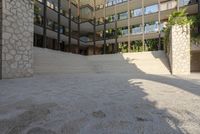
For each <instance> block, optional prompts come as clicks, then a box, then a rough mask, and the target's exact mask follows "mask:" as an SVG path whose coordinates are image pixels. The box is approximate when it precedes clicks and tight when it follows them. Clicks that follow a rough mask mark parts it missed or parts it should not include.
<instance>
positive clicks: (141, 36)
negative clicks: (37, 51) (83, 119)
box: [34, 0, 199, 55]
mask: <svg viewBox="0 0 200 134" xmlns="http://www.w3.org/2000/svg"><path fill="white" fill-rule="evenodd" d="M184 7H186V8H187V12H188V14H189V15H194V14H198V12H199V1H198V0H178V1H176V0H148V1H147V0H84V1H80V0H36V3H35V19H34V20H35V21H34V22H35V31H34V33H35V34H34V45H35V46H38V47H44V48H50V49H55V50H61V51H66V52H72V53H78V54H83V55H91V54H108V53H116V52H137V51H152V50H160V49H163V37H164V34H163V32H162V30H163V27H164V26H165V23H166V21H167V19H168V16H169V15H170V14H171V12H173V11H175V10H178V9H179V8H184ZM152 42H153V44H152ZM155 44H156V45H155Z"/></svg>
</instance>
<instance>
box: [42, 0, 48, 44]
mask: <svg viewBox="0 0 200 134" xmlns="http://www.w3.org/2000/svg"><path fill="white" fill-rule="evenodd" d="M43 2H44V3H43V4H44V5H43V6H44V9H43V48H46V47H47V38H46V35H47V0H44V1H43Z"/></svg>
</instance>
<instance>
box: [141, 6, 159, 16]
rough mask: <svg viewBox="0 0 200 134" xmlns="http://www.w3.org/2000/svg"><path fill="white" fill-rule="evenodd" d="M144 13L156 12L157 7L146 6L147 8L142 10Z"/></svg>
mask: <svg viewBox="0 0 200 134" xmlns="http://www.w3.org/2000/svg"><path fill="white" fill-rule="evenodd" d="M144 10H145V11H144V12H145V14H150V13H155V12H158V5H157V4H156V5H152V6H148V7H145V9H144Z"/></svg>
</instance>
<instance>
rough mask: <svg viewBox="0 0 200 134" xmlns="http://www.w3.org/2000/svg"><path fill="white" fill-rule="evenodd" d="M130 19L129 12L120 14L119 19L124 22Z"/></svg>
mask: <svg viewBox="0 0 200 134" xmlns="http://www.w3.org/2000/svg"><path fill="white" fill-rule="evenodd" d="M127 18H128V12H124V13H120V14H118V19H119V20H123V19H127Z"/></svg>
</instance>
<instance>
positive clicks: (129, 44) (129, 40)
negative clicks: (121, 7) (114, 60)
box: [127, 0, 131, 52]
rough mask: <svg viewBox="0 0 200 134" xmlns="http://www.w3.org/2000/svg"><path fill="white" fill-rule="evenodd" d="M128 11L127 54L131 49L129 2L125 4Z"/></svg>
mask: <svg viewBox="0 0 200 134" xmlns="http://www.w3.org/2000/svg"><path fill="white" fill-rule="evenodd" d="M127 7H128V8H127V9H128V52H130V49H131V39H130V0H128V2H127Z"/></svg>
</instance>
